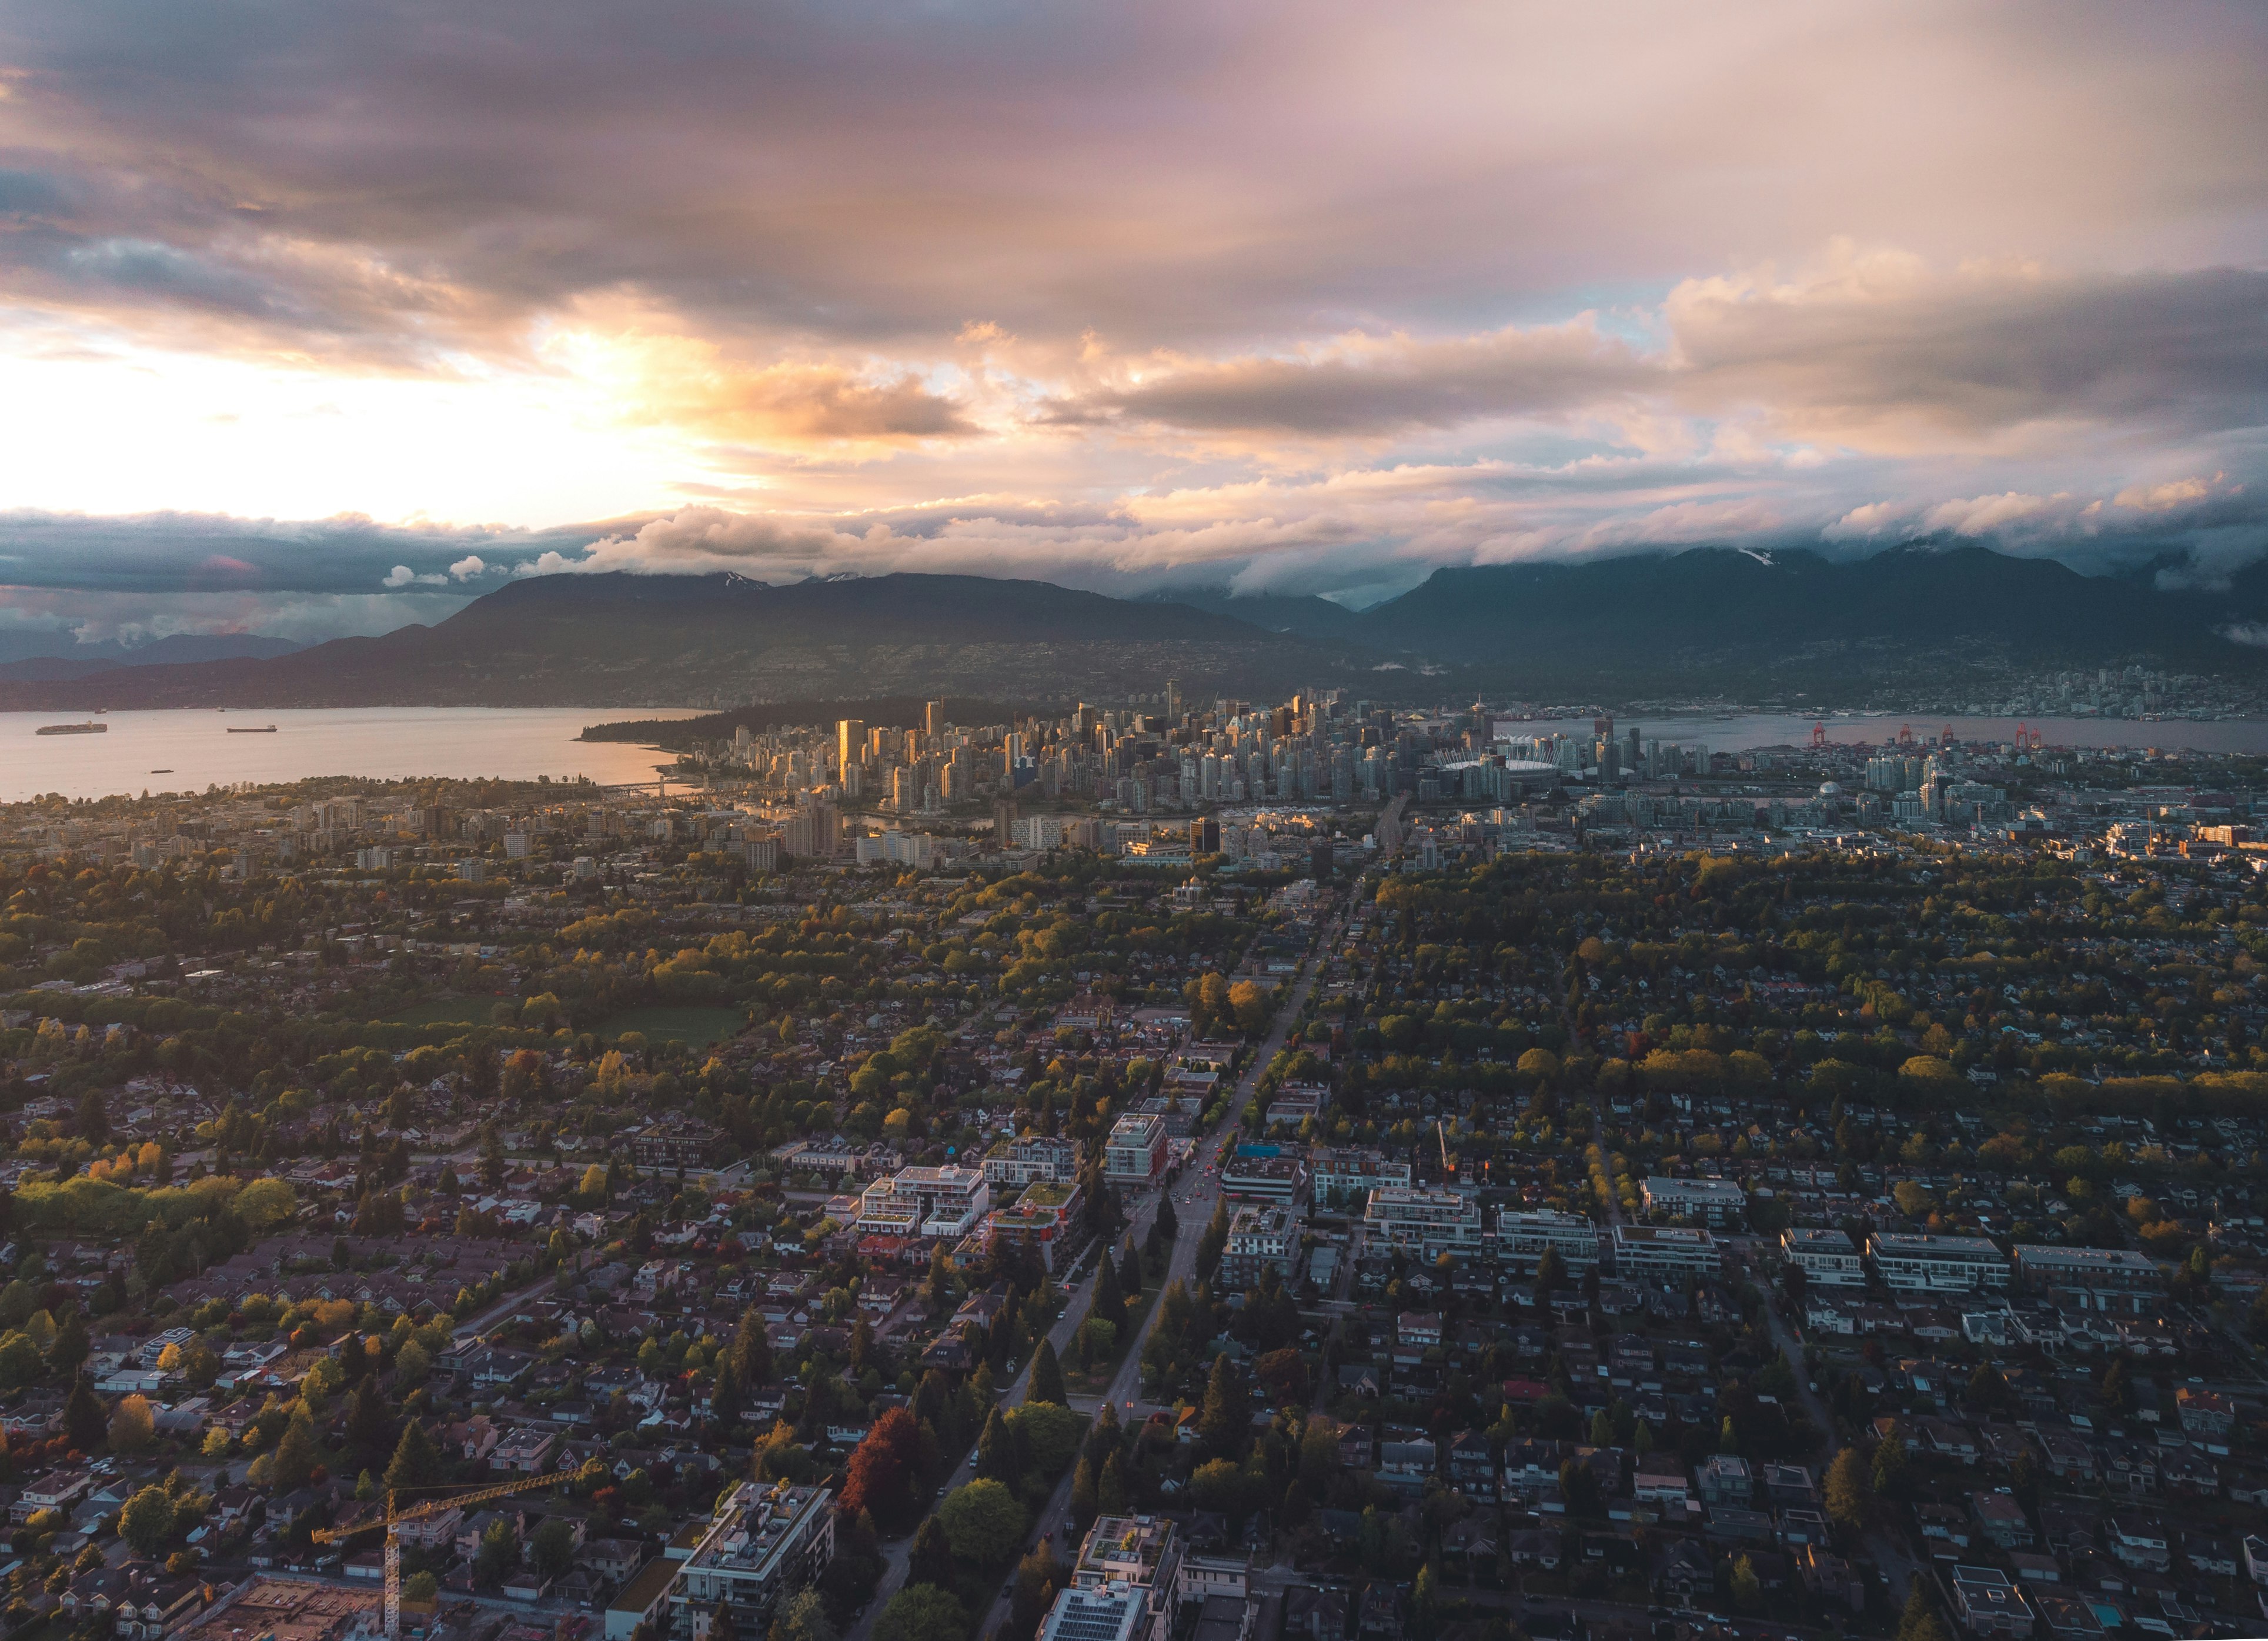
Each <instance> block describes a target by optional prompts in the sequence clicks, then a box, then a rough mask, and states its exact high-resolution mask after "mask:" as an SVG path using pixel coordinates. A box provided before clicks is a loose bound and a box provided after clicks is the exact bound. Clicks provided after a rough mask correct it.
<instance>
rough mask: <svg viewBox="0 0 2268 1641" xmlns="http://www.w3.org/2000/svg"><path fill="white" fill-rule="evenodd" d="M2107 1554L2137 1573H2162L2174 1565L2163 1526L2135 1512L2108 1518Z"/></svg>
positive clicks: (2171, 1550)
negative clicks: (2108, 1540)
mask: <svg viewBox="0 0 2268 1641" xmlns="http://www.w3.org/2000/svg"><path fill="white" fill-rule="evenodd" d="M2110 1553H2111V1554H2112V1555H2113V1556H2117V1558H2118V1560H2119V1562H2120V1563H2122V1564H2123V1565H2125V1566H2128V1567H2132V1568H2133V1569H2134V1570H2135V1571H2139V1572H2164V1571H2167V1570H2168V1569H2169V1568H2170V1567H2171V1566H2172V1565H2173V1564H2174V1557H2173V1546H2172V1544H2171V1543H2170V1542H2169V1541H2168V1539H2167V1536H2166V1526H2165V1524H2164V1523H2163V1522H2161V1521H2160V1520H2158V1519H2156V1518H2155V1517H2154V1516H2147V1515H2144V1514H2142V1513H2141V1512H2138V1511H2124V1510H2122V1511H2120V1512H2118V1513H2117V1515H2115V1516H2113V1517H2111V1518H2110Z"/></svg>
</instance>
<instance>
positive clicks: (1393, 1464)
mask: <svg viewBox="0 0 2268 1641" xmlns="http://www.w3.org/2000/svg"><path fill="white" fill-rule="evenodd" d="M1436 1456H1437V1455H1436V1451H1435V1449H1434V1446H1433V1442H1432V1438H1431V1437H1425V1436H1420V1437H1418V1438H1414V1439H1412V1440H1408V1441H1386V1442H1381V1443H1380V1444H1379V1445H1378V1479H1379V1480H1380V1481H1381V1482H1385V1483H1386V1484H1387V1486H1388V1487H1390V1488H1393V1489H1395V1491H1397V1492H1403V1493H1409V1494H1411V1495H1413V1496H1418V1495H1423V1494H1424V1492H1425V1484H1426V1483H1427V1482H1430V1481H1432V1479H1433V1466H1434V1460H1435V1458H1436Z"/></svg>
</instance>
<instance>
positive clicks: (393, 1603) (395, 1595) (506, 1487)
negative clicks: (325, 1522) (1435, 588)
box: [308, 1475, 562, 1641]
mask: <svg viewBox="0 0 2268 1641" xmlns="http://www.w3.org/2000/svg"><path fill="white" fill-rule="evenodd" d="M561 1480H562V1478H561V1477H559V1476H557V1475H523V1476H521V1477H519V1479H518V1480H516V1481H511V1482H494V1483H491V1484H490V1485H489V1486H487V1487H477V1488H474V1489H471V1490H470V1491H468V1492H463V1493H458V1492H454V1491H453V1490H452V1492H451V1496H450V1497H446V1498H429V1499H425V1500H423V1501H422V1502H421V1503H418V1504H411V1505H409V1507H408V1508H407V1509H404V1508H402V1507H401V1495H402V1494H403V1493H406V1492H409V1491H412V1490H416V1491H420V1492H422V1491H424V1490H426V1489H422V1488H421V1489H409V1488H391V1487H389V1488H387V1489H386V1519H385V1520H384V1521H383V1522H379V1521H364V1522H359V1523H357V1525H355V1526H350V1527H318V1528H316V1529H315V1531H314V1532H313V1533H312V1534H309V1535H308V1536H309V1537H311V1538H313V1540H314V1541H315V1542H317V1543H318V1544H338V1543H342V1542H344V1541H346V1540H348V1539H350V1538H353V1537H355V1536H356V1535H357V1534H363V1533H368V1532H370V1531H372V1529H374V1528H376V1527H379V1526H383V1527H385V1529H386V1641H401V1540H400V1539H398V1538H396V1537H395V1536H394V1529H395V1528H396V1527H398V1526H401V1524H402V1523H403V1522H405V1521H422V1520H423V1519H425V1518H426V1517H428V1516H438V1515H439V1514H440V1513H441V1512H443V1511H444V1510H454V1509H461V1508H462V1507H463V1506H465V1505H467V1504H486V1503H488V1502H489V1500H490V1499H492V1498H504V1497H509V1496H510V1495H512V1494H513V1493H527V1492H532V1491H533V1490H534V1489H537V1488H539V1487H555V1486H556V1485H558V1483H559V1482H560V1481H561Z"/></svg>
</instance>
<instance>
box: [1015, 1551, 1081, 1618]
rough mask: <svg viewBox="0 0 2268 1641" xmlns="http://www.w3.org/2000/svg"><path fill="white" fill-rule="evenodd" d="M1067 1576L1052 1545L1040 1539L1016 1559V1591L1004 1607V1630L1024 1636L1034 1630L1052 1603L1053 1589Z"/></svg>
mask: <svg viewBox="0 0 2268 1641" xmlns="http://www.w3.org/2000/svg"><path fill="white" fill-rule="evenodd" d="M1070 1580H1071V1574H1070V1572H1069V1571H1068V1570H1067V1569H1066V1568H1065V1567H1064V1564H1063V1563H1061V1562H1059V1561H1057V1559H1056V1554H1055V1547H1054V1546H1053V1545H1052V1544H1050V1543H1049V1542H1048V1541H1045V1540H1042V1541H1041V1542H1040V1543H1039V1544H1038V1545H1037V1546H1035V1548H1034V1549H1033V1550H1032V1553H1031V1554H1030V1555H1028V1556H1025V1557H1024V1559H1023V1560H1021V1561H1020V1562H1018V1563H1016V1594H1015V1598H1014V1600H1013V1601H1012V1602H1011V1604H1010V1606H1009V1608H1008V1629H1007V1633H1008V1634H1009V1635H1011V1636H1028V1635H1031V1634H1032V1633H1034V1632H1035V1630H1038V1629H1039V1627H1040V1620H1041V1619H1042V1617H1044V1616H1045V1615H1046V1614H1047V1611H1048V1608H1050V1607H1052V1606H1054V1605H1055V1599H1056V1592H1057V1591H1058V1590H1060V1589H1062V1588H1063V1586H1064V1585H1065V1584H1067V1583H1069V1582H1070Z"/></svg>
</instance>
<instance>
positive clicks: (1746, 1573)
mask: <svg viewBox="0 0 2268 1641" xmlns="http://www.w3.org/2000/svg"><path fill="white" fill-rule="evenodd" d="M1733 1604H1734V1606H1735V1607H1738V1608H1740V1609H1741V1610H1742V1612H1744V1613H1753V1612H1754V1611H1756V1608H1759V1607H1761V1606H1763V1605H1764V1580H1763V1579H1761V1578H1757V1577H1756V1563H1755V1562H1753V1561H1751V1560H1749V1558H1748V1557H1747V1556H1742V1557H1741V1558H1740V1560H1738V1561H1736V1562H1734V1563H1733Z"/></svg>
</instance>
